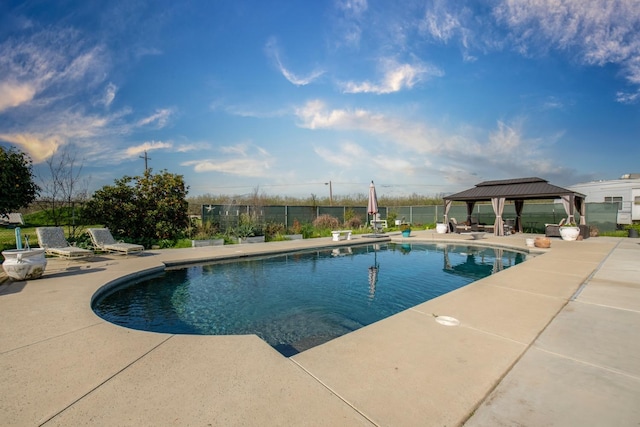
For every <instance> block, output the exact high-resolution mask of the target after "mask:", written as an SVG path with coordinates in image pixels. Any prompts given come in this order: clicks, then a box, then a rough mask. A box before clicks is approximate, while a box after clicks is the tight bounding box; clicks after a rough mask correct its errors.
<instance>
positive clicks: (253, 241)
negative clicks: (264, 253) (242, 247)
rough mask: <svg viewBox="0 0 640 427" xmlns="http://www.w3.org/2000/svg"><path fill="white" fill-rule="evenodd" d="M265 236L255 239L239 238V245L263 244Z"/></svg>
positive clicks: (255, 237)
mask: <svg viewBox="0 0 640 427" xmlns="http://www.w3.org/2000/svg"><path fill="white" fill-rule="evenodd" d="M263 242H264V236H254V237H242V238H238V243H240V244H243V243H263Z"/></svg>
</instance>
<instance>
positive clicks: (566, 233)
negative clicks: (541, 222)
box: [560, 227, 580, 241]
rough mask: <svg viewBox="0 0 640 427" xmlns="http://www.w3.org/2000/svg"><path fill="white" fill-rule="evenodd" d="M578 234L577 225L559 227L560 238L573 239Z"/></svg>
mask: <svg viewBox="0 0 640 427" xmlns="http://www.w3.org/2000/svg"><path fill="white" fill-rule="evenodd" d="M579 235H580V228H579V227H560V237H562V240H568V241H573V240H576V239H577V238H578V236H579Z"/></svg>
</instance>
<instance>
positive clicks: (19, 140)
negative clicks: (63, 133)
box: [0, 133, 63, 164]
mask: <svg viewBox="0 0 640 427" xmlns="http://www.w3.org/2000/svg"><path fill="white" fill-rule="evenodd" d="M0 140H1V141H6V142H8V143H10V144H14V145H16V146H19V147H20V148H21V149H22V150H23V151H24V152H25V153H27V154H28V155H29V157H31V159H32V160H33V163H35V164H38V163H42V162H43V161H45V160H46V159H47V158H49V157H50V156H51V155H53V153H55V152H56V150H57V149H58V147H60V146H61V145H62V143H63V141H62V140H61V139H60V137H58V136H47V135H42V134H34V133H14V134H0Z"/></svg>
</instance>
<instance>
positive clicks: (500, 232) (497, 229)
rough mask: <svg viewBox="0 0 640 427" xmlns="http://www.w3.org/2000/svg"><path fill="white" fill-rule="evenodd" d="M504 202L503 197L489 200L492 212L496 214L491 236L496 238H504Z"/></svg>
mask: <svg viewBox="0 0 640 427" xmlns="http://www.w3.org/2000/svg"><path fill="white" fill-rule="evenodd" d="M504 202H505V198H504V197H494V198H492V199H491V206H493V212H494V213H495V214H496V222H494V224H493V234H494V235H496V236H504V221H503V220H502V212H503V211H504Z"/></svg>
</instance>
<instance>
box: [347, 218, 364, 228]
mask: <svg viewBox="0 0 640 427" xmlns="http://www.w3.org/2000/svg"><path fill="white" fill-rule="evenodd" d="M344 225H345V226H346V227H347V228H356V229H357V228H360V227H362V220H361V219H360V217H359V216H354V217H352V218H350V219H348V220H347V221H346V222H345V223H344Z"/></svg>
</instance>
